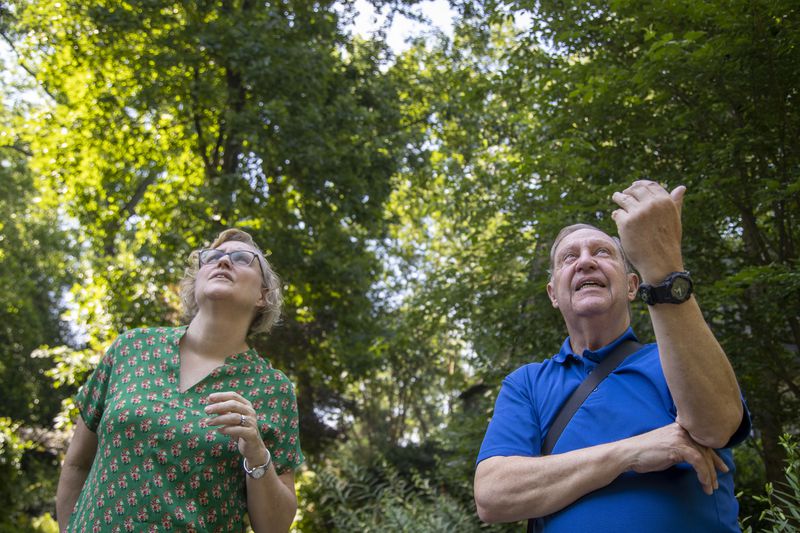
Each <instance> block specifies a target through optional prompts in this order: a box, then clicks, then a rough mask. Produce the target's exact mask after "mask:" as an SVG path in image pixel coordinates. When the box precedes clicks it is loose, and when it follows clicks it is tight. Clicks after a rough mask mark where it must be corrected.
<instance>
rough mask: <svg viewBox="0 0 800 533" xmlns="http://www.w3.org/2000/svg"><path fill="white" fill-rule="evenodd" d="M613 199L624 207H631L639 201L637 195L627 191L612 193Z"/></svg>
mask: <svg viewBox="0 0 800 533" xmlns="http://www.w3.org/2000/svg"><path fill="white" fill-rule="evenodd" d="M611 199H612V200H613V201H614V203H615V204H617V205H618V206H620V207H621V208H622V209H627V208H630V207H632V206H633V204H635V203H636V202H637V200H636V198H635V197H633V196H632V195H630V194H628V193H625V192H615V193H614V194H612V195H611Z"/></svg>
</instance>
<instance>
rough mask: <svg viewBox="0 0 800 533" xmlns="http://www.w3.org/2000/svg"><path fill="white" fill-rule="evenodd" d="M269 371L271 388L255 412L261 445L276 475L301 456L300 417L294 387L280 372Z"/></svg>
mask: <svg viewBox="0 0 800 533" xmlns="http://www.w3.org/2000/svg"><path fill="white" fill-rule="evenodd" d="M270 372H274V379H275V381H274V383H275V385H274V389H270V390H269V391H268V393H267V394H266V396H265V397H264V398H265V400H266V401H265V402H264V404H262V405H261V406H259V407H260V409H258V411H259V421H260V422H261V436H262V437H263V439H264V445H265V446H266V447H267V448H268V449H269V451H270V454H272V462H273V464H274V465H275V472H276V473H277V474H278V475H280V474H283V473H284V472H287V471H289V470H294V469H296V468H297V467H299V466H300V465H301V464H303V461H304V460H305V458H304V457H303V452H302V450H301V449H300V416H299V413H298V411H297V398H296V396H295V392H294V386H293V385H292V382H291V381H290V380H289V378H287V377H286V376H285V375H284V374H283V372H280V371H279V370H275V369H272V370H270Z"/></svg>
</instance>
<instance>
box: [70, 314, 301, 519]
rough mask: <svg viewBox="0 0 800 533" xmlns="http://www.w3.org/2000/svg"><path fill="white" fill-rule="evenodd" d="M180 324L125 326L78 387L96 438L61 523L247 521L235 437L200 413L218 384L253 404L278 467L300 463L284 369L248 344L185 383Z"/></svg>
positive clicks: (294, 406)
mask: <svg viewBox="0 0 800 533" xmlns="http://www.w3.org/2000/svg"><path fill="white" fill-rule="evenodd" d="M185 332H186V327H185V326H183V327H179V328H166V327H164V328H141V329H134V330H130V331H127V332H125V333H123V334H122V335H120V336H119V337H118V338H117V339H116V340H115V341H114V343H113V344H112V345H111V347H110V348H109V349H108V351H107V352H106V354H105V357H103V359H102V360H101V362H100V364H99V366H98V367H97V369H95V371H94V373H93V374H92V375H91V377H90V378H89V380H88V381H87V382H86V384H85V385H84V386H83V387H82V388H81V389H80V391H79V392H78V395H77V397H76V404H77V405H78V407H79V409H80V412H81V417H82V418H83V421H84V422H85V423H86V426H87V427H88V428H89V429H90V430H92V431H93V432H95V433H97V439H98V446H97V453H96V455H95V459H94V463H93V465H92V468H91V471H90V472H89V475H88V477H87V479H86V482H85V484H84V487H83V490H82V491H81V494H80V497H79V498H78V501H77V503H76V505H75V509H74V510H73V514H72V516H71V518H70V523H69V526H68V528H67V531H70V532H81V533H89V532H100V531H103V532H105V531H111V532H124V531H153V532H156V531H196V532H198V533H199V532H203V531H208V532H222V531H244V520H243V519H244V515H245V513H246V512H247V499H246V494H245V483H246V478H245V473H244V470H243V469H242V457H241V455H240V454H239V450H238V446H237V440H236V439H233V438H231V437H228V436H225V435H222V434H221V433H219V432H217V430H216V427H212V426H208V425H207V424H205V423H204V422H203V421H202V420H203V419H204V418H205V417H206V414H205V412H204V411H203V408H204V407H205V406H206V405H207V403H208V395H209V394H210V393H212V392H215V391H231V390H232V391H236V392H237V393H239V394H240V395H241V396H243V397H245V398H247V399H248V400H249V401H250V402H251V403H252V404H253V408H254V409H255V411H256V413H257V420H258V424H259V429H260V430H261V437H262V438H263V439H264V443H265V444H266V446H267V448H268V449H269V450H270V452H271V453H272V457H273V464H274V465H275V471H276V472H277V473H278V475H280V474H282V473H284V472H286V471H288V470H292V469H295V468H297V467H298V466H300V465H301V464H302V463H303V460H304V458H303V454H302V451H301V450H300V443H299V438H298V434H299V430H298V413H297V401H296V399H295V395H294V388H293V387H292V384H291V382H290V381H289V379H288V378H287V377H286V376H285V375H284V374H283V373H282V372H281V371H279V370H276V369H274V368H272V366H271V364H270V363H269V361H268V360H266V359H264V358H262V357H260V356H259V355H258V354H257V353H256V352H255V350H252V349H250V350H248V351H246V352H242V353H239V354H235V355H232V356H230V357H228V358H227V359H226V360H225V363H224V364H223V365H222V366H220V367H217V368H215V369H214V370H212V371H211V372H210V373H209V374H208V375H207V376H206V377H205V378H203V379H202V380H201V381H200V382H198V383H197V384H195V385H194V386H192V387H191V388H189V389H188V390H186V391H184V392H181V391H180V390H179V389H178V381H179V379H178V378H179V376H180V355H179V349H178V343H179V342H180V339H181V337H183V335H184V333H185Z"/></svg>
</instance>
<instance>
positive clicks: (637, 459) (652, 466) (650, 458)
mask: <svg viewBox="0 0 800 533" xmlns="http://www.w3.org/2000/svg"><path fill="white" fill-rule="evenodd" d="M621 442H624V443H625V444H626V445H629V446H630V454H629V458H630V463H629V464H630V470H633V471H634V472H638V473H640V474H644V473H646V472H659V471H661V470H666V469H667V468H669V467H670V466H673V465H676V464H678V463H684V462H685V463H689V464H690V465H692V467H693V468H694V469H695V471H696V472H697V479H698V480H699V481H700V485H702V486H703V491H704V492H705V493H706V494H712V493H713V492H714V490H716V489H718V488H719V484H718V483H717V470H719V471H720V472H727V471H728V466H727V465H726V464H725V462H724V461H723V460H722V459H721V458H720V457H719V456H718V455H717V454H716V452H715V451H714V450H713V449H711V448H708V447H706V446H703V445H702V444H698V443H697V442H695V441H694V440H692V437H690V436H689V433H687V432H686V430H685V429H683V428H682V427H681V426H680V425H678V424H677V423H672V424H670V425H668V426H664V427H662V428H658V429H655V430H653V431H650V432H648V433H643V434H641V435H637V436H636V437H631V438H629V439H626V440H625V441H621Z"/></svg>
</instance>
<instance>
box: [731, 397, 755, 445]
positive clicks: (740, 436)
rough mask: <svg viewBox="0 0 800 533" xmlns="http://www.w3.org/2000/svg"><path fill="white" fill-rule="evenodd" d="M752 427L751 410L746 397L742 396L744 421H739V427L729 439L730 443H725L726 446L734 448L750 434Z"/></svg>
mask: <svg viewBox="0 0 800 533" xmlns="http://www.w3.org/2000/svg"><path fill="white" fill-rule="evenodd" d="M751 428H752V423H751V421H750V410H749V409H748V408H747V403H745V401H744V398H742V421H741V422H740V423H739V427H738V428H737V429H736V431H735V432H734V434H733V435H731V438H730V439H728V444H726V445H725V448H732V447H734V446H738V445H739V444H741V443H742V442H744V440H745V439H746V438H747V437H749V436H750V429H751Z"/></svg>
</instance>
